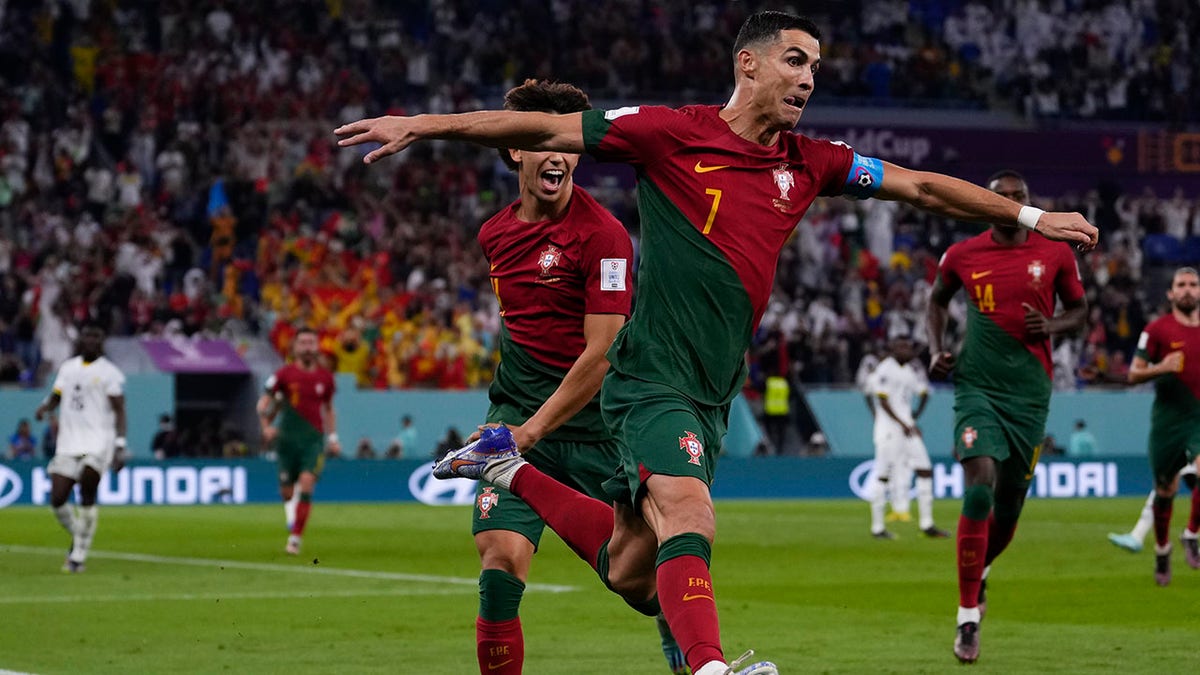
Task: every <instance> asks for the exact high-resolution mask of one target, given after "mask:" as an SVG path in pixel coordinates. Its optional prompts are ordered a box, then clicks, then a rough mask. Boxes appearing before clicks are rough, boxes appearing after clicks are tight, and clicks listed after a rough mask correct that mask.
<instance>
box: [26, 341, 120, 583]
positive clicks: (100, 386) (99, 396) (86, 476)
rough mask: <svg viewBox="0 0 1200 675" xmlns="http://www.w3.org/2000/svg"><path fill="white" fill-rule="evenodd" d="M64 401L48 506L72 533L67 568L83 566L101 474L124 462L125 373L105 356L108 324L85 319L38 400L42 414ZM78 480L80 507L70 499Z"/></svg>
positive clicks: (93, 532) (89, 545)
mask: <svg viewBox="0 0 1200 675" xmlns="http://www.w3.org/2000/svg"><path fill="white" fill-rule="evenodd" d="M64 399H65V403H64V404H63V406H62V410H61V411H60V412H59V415H58V448H57V450H56V452H55V453H54V458H53V459H51V460H50V464H49V465H48V466H47V467H46V472H47V473H49V474H50V508H51V509H53V510H54V516H55V517H56V518H58V522H59V524H61V525H62V526H63V529H65V530H66V531H67V532H69V533H70V534H71V550H70V551H69V552H68V554H67V559H66V561H64V562H63V571H64V572H82V571H83V570H84V565H85V563H86V562H87V556H88V551H90V550H91V548H92V538H93V537H95V535H96V520H97V517H98V513H97V510H98V508H99V507H97V506H96V494H97V493H98V492H99V489H100V477H101V476H103V475H104V472H105V471H106V470H108V468H109V467H110V466H111V467H112V469H113V471H120V470H121V468H122V467H123V466H125V375H124V374H122V373H121V371H120V370H119V369H118V368H117V367H116V366H115V365H113V362H112V361H109V360H108V359H107V358H105V356H104V329H103V328H101V327H100V325H99V324H87V325H85V326H84V327H83V328H82V330H80V332H79V355H78V356H76V357H74V358H71V359H68V360H66V361H64V362H63V364H62V366H60V367H59V369H58V374H57V375H56V376H55V378H54V386H53V388H52V390H51V392H50V396H48V397H47V398H46V400H45V401H44V402H42V404H41V405H39V406H38V408H37V411H36V412H35V413H34V417H35V418H37V419H38V420H41V419H42V418H43V417H44V416H46V415H47V414H48V413H52V412H54V409H55V408H58V407H59V404H60V403H63V402H64ZM76 483H78V484H79V508H78V511H76V509H75V508H74V507H72V506H71V505H70V504H68V503H67V500H68V498H69V497H70V496H71V491H72V489H73V488H74V487H75V484H76Z"/></svg>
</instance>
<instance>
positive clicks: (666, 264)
mask: <svg viewBox="0 0 1200 675" xmlns="http://www.w3.org/2000/svg"><path fill="white" fill-rule="evenodd" d="M719 112H720V108H719V107H717V106H687V107H683V108H679V109H677V110H676V109H670V108H663V107H658V106H641V107H638V108H621V109H618V110H609V111H604V110H591V111H588V112H585V113H583V137H584V142H585V144H586V147H587V152H588V153H590V154H591V155H593V156H594V157H596V158H597V159H599V160H601V161H613V162H624V163H627V164H630V165H632V166H633V167H634V169H635V170H636V171H637V178H638V210H639V213H640V215H641V234H642V239H641V251H640V255H641V261H640V264H639V268H638V303H637V308H636V309H635V310H634V313H633V316H632V317H631V318H630V320H629V323H627V324H626V325H625V327H624V328H623V329H622V330H621V333H620V334H619V335H618V336H617V339H616V342H615V343H614V344H613V347H612V349H611V350H610V351H609V354H608V356H609V361H611V362H612V367H613V369H614V370H616V371H617V372H620V373H622V374H625V375H627V376H629V377H632V378H635V379H640V380H646V381H650V382H656V383H660V384H665V385H667V386H670V387H672V388H674V389H677V390H678V391H680V392H683V393H685V394H686V395H688V396H689V397H691V398H692V399H694V400H696V401H698V402H700V403H703V404H706V405H723V404H726V403H728V402H729V401H730V400H732V399H733V397H734V395H735V394H736V393H737V392H738V390H739V389H740V388H741V385H742V382H743V381H744V379H745V374H746V371H745V365H744V364H745V358H744V357H745V352H746V349H747V347H748V346H749V344H750V338H751V335H752V333H753V330H754V328H755V326H756V325H757V324H758V321H759V319H760V318H761V317H762V314H763V311H764V310H765V309H766V305H767V299H768V297H769V296H770V293H771V287H772V284H773V282H774V277H775V264H776V261H777V259H778V257H779V253H780V251H781V250H782V249H783V246H784V244H785V243H786V242H787V240H788V237H789V236H790V235H791V233H792V231H793V230H794V229H795V227H796V224H797V223H798V222H799V221H800V218H801V217H802V216H803V215H804V212H805V210H807V209H808V206H809V205H810V204H811V203H812V201H813V199H814V198H815V197H817V195H837V194H841V192H842V189H843V186H844V185H845V182H846V179H847V177H848V175H849V173H850V167H851V164H852V161H853V157H854V152H853V151H852V150H851V149H850V148H848V147H846V146H844V145H839V144H835V143H830V142H826V141H815V140H812V139H810V138H807V137H805V136H801V135H799V134H794V133H782V134H780V135H779V140H778V141H777V142H776V143H775V144H774V145H771V146H764V145H759V144H757V143H752V142H750V141H747V140H746V139H744V138H742V137H740V136H738V135H737V134H735V133H733V131H731V130H730V128H729V125H728V124H727V123H726V122H725V121H724V120H722V119H721V118H720V116H719V115H718V113H719Z"/></svg>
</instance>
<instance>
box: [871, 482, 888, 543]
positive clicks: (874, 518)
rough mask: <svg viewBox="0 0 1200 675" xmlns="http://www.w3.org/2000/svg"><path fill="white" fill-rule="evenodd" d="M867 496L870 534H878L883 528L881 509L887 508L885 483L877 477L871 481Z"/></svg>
mask: <svg viewBox="0 0 1200 675" xmlns="http://www.w3.org/2000/svg"><path fill="white" fill-rule="evenodd" d="M868 496H869V497H870V500H871V534H879V533H880V532H883V530H884V524H883V511H884V509H886V508H887V483H886V482H884V481H881V480H879V479H878V478H876V479H875V480H873V481H871V490H870V492H869V493H868Z"/></svg>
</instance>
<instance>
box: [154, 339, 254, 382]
mask: <svg viewBox="0 0 1200 675" xmlns="http://www.w3.org/2000/svg"><path fill="white" fill-rule="evenodd" d="M139 344H141V345H142V349H145V350H146V353H147V354H149V355H150V359H151V360H152V361H154V365H155V367H157V368H158V369H159V370H164V371H167V372H169V373H230V374H234V373H249V372H250V368H248V367H247V366H246V362H245V361H242V357H241V355H240V354H238V352H237V350H236V349H235V348H234V347H233V345H231V344H229V343H228V342H226V341H225V340H188V339H177V340H157V339H152V340H141V341H140V342H139Z"/></svg>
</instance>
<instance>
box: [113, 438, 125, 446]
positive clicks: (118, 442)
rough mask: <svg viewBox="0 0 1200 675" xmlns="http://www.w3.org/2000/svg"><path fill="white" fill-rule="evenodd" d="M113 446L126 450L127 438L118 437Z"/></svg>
mask: <svg viewBox="0 0 1200 675" xmlns="http://www.w3.org/2000/svg"><path fill="white" fill-rule="evenodd" d="M113 445H115V446H117V447H118V448H124V447H125V437H124V436H117V440H115V441H113Z"/></svg>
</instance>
